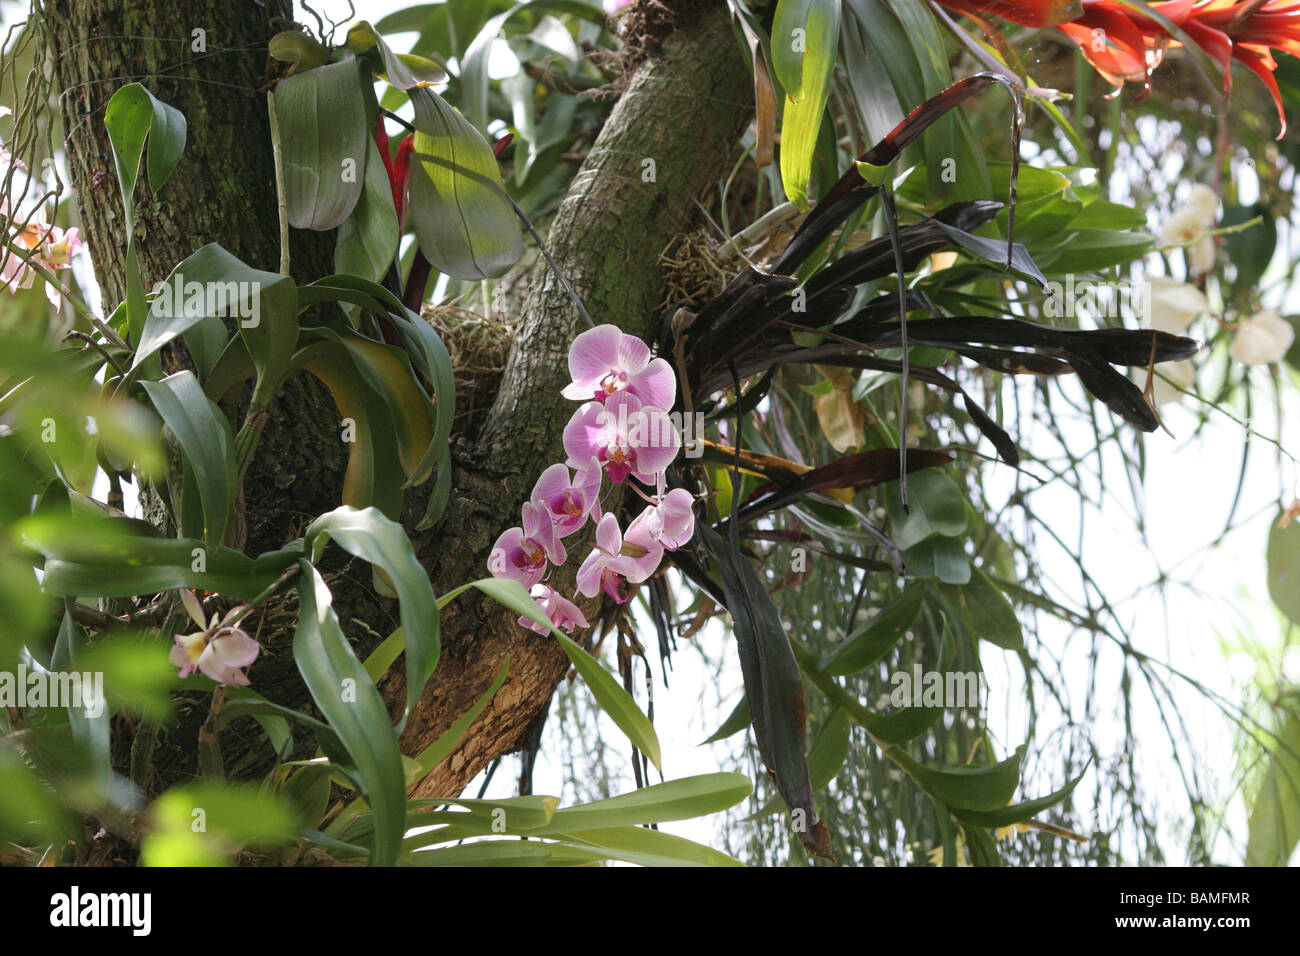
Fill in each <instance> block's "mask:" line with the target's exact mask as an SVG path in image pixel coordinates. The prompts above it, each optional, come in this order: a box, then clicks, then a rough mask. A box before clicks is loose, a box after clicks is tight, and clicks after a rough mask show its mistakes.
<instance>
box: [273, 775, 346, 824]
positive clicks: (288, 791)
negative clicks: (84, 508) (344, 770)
mask: <svg viewBox="0 0 1300 956" xmlns="http://www.w3.org/2000/svg"><path fill="white" fill-rule="evenodd" d="M333 773H334V768H333V767H331V766H330V765H329V764H327V763H311V764H307V765H305V766H302V767H299V768H298V769H297V770H295V771H294V772H293V775H292V776H290V777H289V779H288V780H286V781H285V782H284V785H283V786H281V787H280V794H281V795H282V796H283V797H284V798H285V799H286V800H287V801H288V802H289V805H290V806H292V807H293V809H294V812H295V814H296V815H297V818H298V821H299V822H300V823H301V824H302V825H303V826H306V827H314V826H316V824H318V823H320V821H321V817H323V816H325V810H326V808H327V807H328V806H329V798H330V776H331V774H333Z"/></svg>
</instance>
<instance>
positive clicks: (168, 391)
mask: <svg viewBox="0 0 1300 956" xmlns="http://www.w3.org/2000/svg"><path fill="white" fill-rule="evenodd" d="M141 385H142V386H143V387H144V390H145V393H146V394H148V396H149V401H150V402H152V403H153V407H154V408H155V409H156V410H157V412H158V414H159V415H160V416H162V420H163V421H164V422H165V423H166V424H167V427H168V428H169V429H170V430H171V433H172V434H173V435H174V436H175V438H176V442H177V444H179V445H180V447H181V451H182V453H183V454H184V455H185V459H186V461H187V462H188V463H189V466H190V473H191V474H193V476H194V479H195V484H196V486H197V487H195V488H185V489H184V493H185V494H186V495H190V494H193V493H195V492H197V494H198V496H199V499H200V501H201V502H202V504H203V532H204V533H203V540H204V541H205V542H207V545H208V547H209V548H215V547H217V546H218V545H220V544H221V543H222V542H223V540H224V538H225V536H226V527H227V522H228V521H229V520H230V519H231V517H232V516H233V515H234V512H235V501H236V497H237V489H236V487H235V438H234V435H232V434H231V431H230V423H229V422H228V421H227V420H226V416H225V413H224V412H222V411H221V409H220V408H218V407H217V406H216V405H215V404H214V403H213V402H212V401H211V400H209V399H208V396H207V395H205V394H204V393H203V386H201V385H200V384H199V380H198V379H197V378H195V377H194V373H193V372H190V371H188V370H186V371H182V372H177V373H176V374H175V375H169V376H167V377H166V378H165V379H163V380H162V381H161V382H142V383H141Z"/></svg>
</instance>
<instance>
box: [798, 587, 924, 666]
mask: <svg viewBox="0 0 1300 956" xmlns="http://www.w3.org/2000/svg"><path fill="white" fill-rule="evenodd" d="M924 597H925V587H924V586H923V585H916V584H914V585H912V586H911V587H909V588H908V589H907V590H905V591H904V592H903V593H902V594H901V595H899V596H898V597H897V598H896V599H894V601H892V602H891V603H890V604H888V605H886V606H885V607H883V608H881V610H880V613H879V614H877V615H876V616H875V617H873V618H871V620H869V621H867V623H866V624H863V625H862V626H861V627H859V628H857V629H856V630H855V631H854V632H853V633H852V634H850V635H849V636H848V637H846V638H845V639H844V641H843V642H842V643H841V644H840V645H839V647H837V648H835V650H834V651H832V652H831V653H830V654H828V655H827V657H826V658H825V660H824V661H823V662H822V665H821V668H822V670H824V671H825V672H826V673H827V674H831V675H832V676H836V677H839V676H844V675H846V674H857V673H859V672H860V671H863V670H865V669H866V668H868V667H870V666H871V665H872V664H874V663H875V662H876V661H878V660H880V659H881V658H882V657H884V656H885V655H886V654H887V653H889V649H890V648H891V647H893V646H894V645H895V644H897V643H898V642H899V641H900V640H901V639H902V637H903V635H904V634H906V633H907V630H908V628H910V627H911V626H912V624H913V623H914V622H915V621H916V618H917V615H919V614H920V613H921V602H922V600H923V599H924Z"/></svg>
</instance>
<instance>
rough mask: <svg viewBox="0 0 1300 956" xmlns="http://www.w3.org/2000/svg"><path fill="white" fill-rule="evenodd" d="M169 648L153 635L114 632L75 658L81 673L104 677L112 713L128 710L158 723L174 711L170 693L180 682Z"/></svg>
mask: <svg viewBox="0 0 1300 956" xmlns="http://www.w3.org/2000/svg"><path fill="white" fill-rule="evenodd" d="M168 650H169V648H168V646H167V645H166V644H164V643H162V642H160V641H159V640H158V639H157V638H156V637H155V636H153V635H152V634H150V633H148V632H145V633H143V634H131V633H117V632H110V633H108V634H107V635H101V636H99V637H97V638H96V640H95V641H94V643H93V644H91V645H90V646H88V647H86V648H85V649H84V650H82V651H80V652H79V653H78V654H77V655H76V656H75V657H74V658H73V666H74V667H75V668H76V669H77V670H80V671H87V672H90V673H96V674H102V675H103V681H104V695H105V696H106V697H107V698H108V702H109V705H110V708H108V709H106V711H105V716H106V718H107V714H108V713H109V712H113V713H116V712H118V711H127V712H129V713H132V714H138V715H140V716H142V717H144V718H146V719H148V720H152V721H154V722H155V723H163V722H165V721H166V720H167V719H168V717H169V716H170V715H171V712H172V705H171V696H170V692H171V691H172V690H173V689H174V686H175V683H176V665H174V664H172V663H171V661H169V660H168V657H167V654H168Z"/></svg>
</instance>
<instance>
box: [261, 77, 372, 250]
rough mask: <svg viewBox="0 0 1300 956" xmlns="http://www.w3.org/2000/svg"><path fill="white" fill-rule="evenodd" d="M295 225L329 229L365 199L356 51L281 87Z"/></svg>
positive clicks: (279, 105)
mask: <svg viewBox="0 0 1300 956" xmlns="http://www.w3.org/2000/svg"><path fill="white" fill-rule="evenodd" d="M274 96H275V112H276V118H277V120H278V123H279V127H280V145H281V150H282V151H283V153H284V187H285V197H286V199H287V200H288V205H289V224H290V225H291V226H294V227H296V228H298V229H317V230H329V229H336V228H338V226H339V225H341V224H342V222H343V220H345V219H346V218H347V217H348V215H349V213H351V212H352V209H353V207H354V206H356V204H357V200H358V199H359V198H360V197H361V187H362V178H363V175H364V171H365V162H366V142H367V139H368V137H367V135H366V131H367V127H366V107H365V100H364V97H363V96H362V91H361V75H360V73H359V71H358V68H357V62H356V59H355V58H354V57H353V55H352V54H351V53H350V52H349V53H345V55H344V57H343V59H341V60H339V61H338V62H337V63H329V64H326V65H324V66H319V67H317V68H316V69H314V70H306V71H304V72H302V73H296V74H294V75H293V76H289V77H286V78H285V79H283V80H281V81H280V82H279V83H277V84H276V85H275V93H274Z"/></svg>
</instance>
